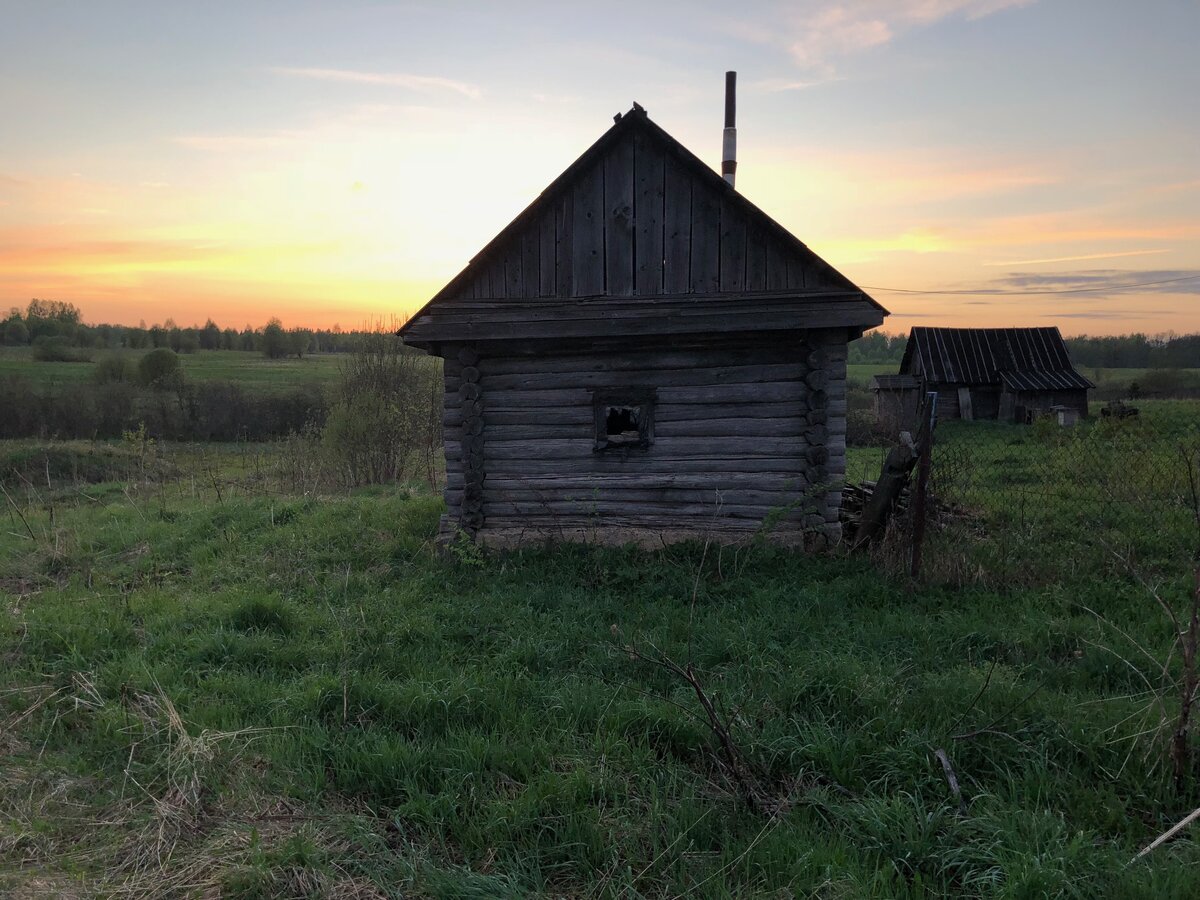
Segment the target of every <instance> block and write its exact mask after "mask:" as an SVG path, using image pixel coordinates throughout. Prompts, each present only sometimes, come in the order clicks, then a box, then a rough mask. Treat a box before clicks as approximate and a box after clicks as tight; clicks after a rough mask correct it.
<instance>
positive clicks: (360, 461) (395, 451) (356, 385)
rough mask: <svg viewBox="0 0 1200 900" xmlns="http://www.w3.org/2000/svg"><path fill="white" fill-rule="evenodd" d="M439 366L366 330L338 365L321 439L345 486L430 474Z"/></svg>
mask: <svg viewBox="0 0 1200 900" xmlns="http://www.w3.org/2000/svg"><path fill="white" fill-rule="evenodd" d="M441 403H442V379H441V372H440V371H439V369H438V367H437V366H436V365H433V364H432V363H431V362H430V360H429V358H428V357H427V356H424V355H423V354H422V355H418V354H414V353H412V352H411V351H410V350H409V349H408V348H406V347H405V346H404V344H403V343H401V341H400V339H399V338H398V337H396V336H395V335H394V334H392V333H390V332H387V331H380V332H377V333H375V334H370V335H367V336H365V337H364V338H363V339H362V341H361V343H360V345H359V348H358V349H357V350H356V351H355V353H354V355H353V356H352V357H351V358H350V361H349V362H348V363H347V364H346V365H345V366H344V368H343V370H342V377H341V380H340V382H339V384H338V387H337V390H336V392H335V395H334V399H333V403H332V404H331V407H330V410H329V419H328V421H327V423H326V426H325V434H324V443H325V446H326V449H327V450H328V451H329V453H330V455H331V457H332V458H333V460H334V461H336V463H337V464H338V465H340V466H341V467H342V469H343V471H344V472H345V475H346V478H347V479H348V480H349V481H350V482H351V483H352V484H382V483H385V482H391V481H403V480H405V479H408V478H412V477H414V476H416V475H418V474H425V475H426V476H427V477H432V471H433V464H434V460H435V458H436V455H437V451H438V448H439V447H440V443H441V418H442V417H441Z"/></svg>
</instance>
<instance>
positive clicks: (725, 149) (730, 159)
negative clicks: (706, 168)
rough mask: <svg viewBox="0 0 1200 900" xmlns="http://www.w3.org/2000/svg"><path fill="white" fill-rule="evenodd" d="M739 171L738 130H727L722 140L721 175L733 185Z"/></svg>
mask: <svg viewBox="0 0 1200 900" xmlns="http://www.w3.org/2000/svg"><path fill="white" fill-rule="evenodd" d="M736 171H737V129H736V128H726V129H725V131H724V132H723V133H722V139H721V175H722V176H724V178H725V180H726V181H728V182H729V184H730V186H732V185H733V176H734V173H735V172H736Z"/></svg>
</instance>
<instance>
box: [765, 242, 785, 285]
mask: <svg viewBox="0 0 1200 900" xmlns="http://www.w3.org/2000/svg"><path fill="white" fill-rule="evenodd" d="M767 290H768V291H783V290H787V257H786V256H785V255H784V251H783V247H782V246H781V245H780V243H779V241H777V240H775V239H774V238H772V239H769V240H768V241H767Z"/></svg>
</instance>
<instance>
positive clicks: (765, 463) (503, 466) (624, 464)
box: [487, 453, 811, 480]
mask: <svg viewBox="0 0 1200 900" xmlns="http://www.w3.org/2000/svg"><path fill="white" fill-rule="evenodd" d="M628 472H636V473H639V474H648V475H652V474H666V475H673V474H706V475H711V476H713V477H717V476H721V475H728V474H735V473H737V474H750V473H757V472H774V473H777V474H781V475H804V476H806V477H809V478H810V480H811V476H810V475H809V463H808V461H807V460H803V459H795V458H793V459H779V458H776V457H762V458H753V457H738V458H731V457H710V458H707V459H670V458H649V457H645V456H643V457H640V458H638V459H630V458H628V457H627V458H624V459H622V458H620V457H617V456H615V455H612V454H604V453H597V454H595V455H594V456H593V457H592V459H591V460H590V461H588V460H585V459H578V458H576V459H491V458H489V459H488V461H487V474H488V478H493V477H497V476H500V477H505V476H513V477H517V476H519V477H528V476H542V475H581V474H586V473H591V474H593V475H595V476H597V477H599V476H602V475H606V474H610V473H611V474H619V473H628Z"/></svg>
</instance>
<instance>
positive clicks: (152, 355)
mask: <svg viewBox="0 0 1200 900" xmlns="http://www.w3.org/2000/svg"><path fill="white" fill-rule="evenodd" d="M137 371H138V381H139V382H140V383H141V384H143V385H145V386H146V387H172V386H174V385H176V384H178V383H179V382H180V380H181V378H182V374H183V369H182V367H181V366H180V364H179V356H178V355H177V354H176V353H175V351H174V350H169V349H167V348H166V347H159V348H158V349H157V350H151V351H150V352H149V353H147V354H146V355H145V356H143V357H142V358H141V359H139V360H138V366H137Z"/></svg>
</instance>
